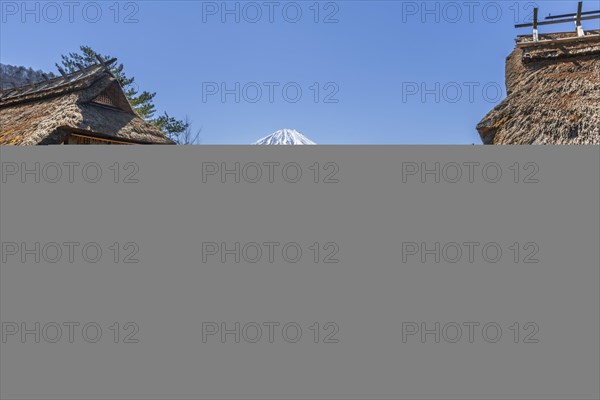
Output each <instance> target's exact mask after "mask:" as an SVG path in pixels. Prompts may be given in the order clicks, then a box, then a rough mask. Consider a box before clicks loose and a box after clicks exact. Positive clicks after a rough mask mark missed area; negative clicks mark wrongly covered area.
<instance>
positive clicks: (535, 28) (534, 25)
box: [533, 7, 540, 42]
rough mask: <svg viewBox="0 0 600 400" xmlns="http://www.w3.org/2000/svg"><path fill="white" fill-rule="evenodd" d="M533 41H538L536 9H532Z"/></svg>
mask: <svg viewBox="0 0 600 400" xmlns="http://www.w3.org/2000/svg"><path fill="white" fill-rule="evenodd" d="M533 41H534V42H539V41H540V34H539V31H538V8H537V7H536V8H534V9H533Z"/></svg>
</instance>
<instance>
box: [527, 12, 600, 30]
mask: <svg viewBox="0 0 600 400" xmlns="http://www.w3.org/2000/svg"><path fill="white" fill-rule="evenodd" d="M599 18H600V15H593V16H589V17H581V21H588V20H591V19H599ZM573 21H574V18H566V19H559V20H556V21H541V22H538V23H537V24H538V26H542V25H553V24H564V23H566V22H573ZM530 26H533V23H529V24H518V25H515V28H527V27H530Z"/></svg>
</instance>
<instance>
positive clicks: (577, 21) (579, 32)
mask: <svg viewBox="0 0 600 400" xmlns="http://www.w3.org/2000/svg"><path fill="white" fill-rule="evenodd" d="M582 11H583V1H580V2H579V4H578V5H577V16H576V18H575V25H576V26H577V36H579V37H584V36H585V32H584V31H583V26H581V13H582Z"/></svg>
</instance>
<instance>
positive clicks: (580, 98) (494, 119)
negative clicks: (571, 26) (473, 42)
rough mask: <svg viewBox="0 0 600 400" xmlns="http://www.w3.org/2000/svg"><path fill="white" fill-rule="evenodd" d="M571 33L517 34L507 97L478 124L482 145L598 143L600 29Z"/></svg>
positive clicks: (508, 69)
mask: <svg viewBox="0 0 600 400" xmlns="http://www.w3.org/2000/svg"><path fill="white" fill-rule="evenodd" d="M573 36H574V34H573V33H572V32H568V33H567V32H565V33H562V32H561V33H554V34H546V35H540V41H539V42H533V40H532V36H531V35H529V36H520V37H518V38H517V47H516V48H515V50H514V51H513V52H512V53H511V54H510V55H509V56H508V58H507V61H506V89H507V97H506V99H504V100H503V101H502V102H501V103H500V104H498V106H496V107H495V108H494V109H493V110H492V111H491V112H490V113H489V114H488V115H486V116H485V117H484V118H483V119H482V120H481V122H480V123H479V124H478V125H477V130H478V132H479V135H480V136H481V140H482V141H483V143H484V144H600V31H589V32H587V34H586V36H585V37H583V38H577V37H573ZM575 36H576V35H575Z"/></svg>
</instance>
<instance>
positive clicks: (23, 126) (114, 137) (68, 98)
mask: <svg viewBox="0 0 600 400" xmlns="http://www.w3.org/2000/svg"><path fill="white" fill-rule="evenodd" d="M99 99H102V100H99ZM106 99H108V100H109V101H108V102H107V100H106ZM73 134H76V135H79V137H84V138H90V139H98V140H100V139H102V140H104V141H105V142H106V143H132V144H172V143H173V142H172V141H171V140H169V139H168V138H166V137H165V136H164V135H163V133H162V132H161V131H160V130H159V129H157V128H156V127H155V126H154V125H152V124H150V123H148V122H146V121H144V120H143V119H142V118H140V117H139V116H138V115H137V114H136V113H135V111H134V110H133V109H132V107H131V105H130V104H129V101H128V100H127V98H126V96H125V94H124V93H123V89H122V88H121V86H120V85H119V83H118V81H117V80H116V79H115V77H114V76H113V75H112V74H111V73H110V72H109V70H108V68H107V66H106V65H101V64H98V65H93V66H91V67H88V68H85V69H82V70H80V71H78V72H76V73H73V74H70V75H65V76H63V77H59V78H55V79H51V80H47V81H44V82H40V83H36V84H32V85H28V86H25V87H19V88H14V89H8V90H3V91H0V145H43V144H61V143H64V142H65V139H66V138H68V137H69V136H70V135H73Z"/></svg>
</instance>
